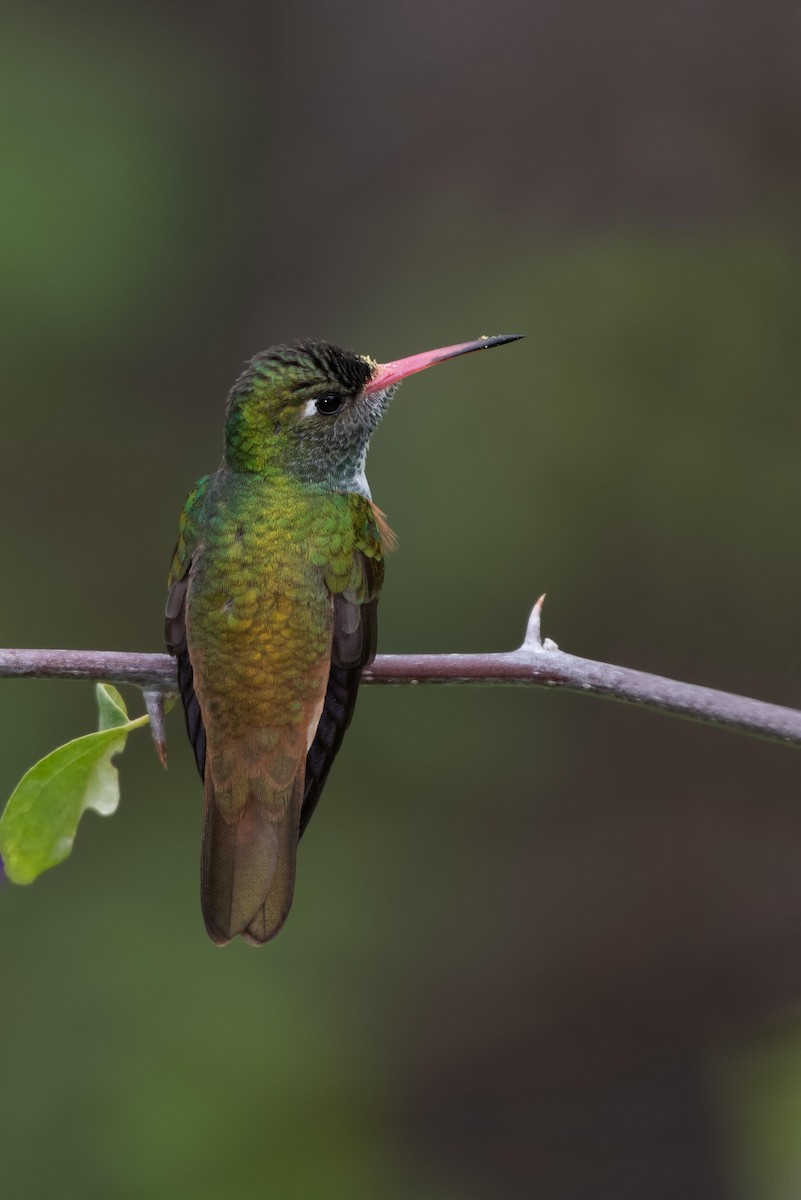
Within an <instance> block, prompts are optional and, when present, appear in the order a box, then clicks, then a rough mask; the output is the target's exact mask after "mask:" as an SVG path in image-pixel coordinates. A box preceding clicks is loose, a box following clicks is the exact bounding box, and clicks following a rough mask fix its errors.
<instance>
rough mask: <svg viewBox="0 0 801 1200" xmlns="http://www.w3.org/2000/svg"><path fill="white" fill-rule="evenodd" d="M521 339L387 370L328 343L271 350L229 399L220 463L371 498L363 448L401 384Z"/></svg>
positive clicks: (485, 341)
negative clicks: (473, 353) (459, 357)
mask: <svg viewBox="0 0 801 1200" xmlns="http://www.w3.org/2000/svg"><path fill="white" fill-rule="evenodd" d="M520 336H522V335H520V334H502V335H499V336H498V337H487V338H479V339H478V340H477V341H474V342H463V343H460V344H459V345H456V346H446V347H444V348H443V349H440V350H428V351H425V352H424V353H423V354H415V355H412V356H411V357H410V358H401V359H397V360H396V361H395V362H391V363H376V362H374V361H373V359H371V358H367V357H366V356H365V355H361V354H355V353H353V352H352V351H350V350H342V349H340V348H339V347H338V346H332V345H330V344H329V343H328V342H311V341H299V342H292V343H290V344H288V345H281V346H272V347H271V348H270V349H269V350H264V351H263V352H262V353H261V354H257V355H256V356H255V357H254V358H252V359H251V360H250V362H249V363H248V364H247V365H246V367H245V370H244V371H243V372H242V374H241V375H240V376H239V378H238V379H237V381H236V383H235V384H234V386H233V387H232V389H231V391H230V393H229V395H228V404H227V408H226V421H225V460H224V461H225V463H226V465H227V466H228V468H229V469H230V470H232V471H237V472H246V473H247V472H251V473H257V474H261V475H265V474H266V475H270V474H277V475H281V474H284V475H290V476H292V477H293V478H295V479H298V480H300V481H301V482H303V483H307V484H309V485H311V486H318V487H321V488H324V489H325V490H327V491H349V492H350V491H355V492H363V493H364V494H366V495H367V496H369V494H370V493H369V489H368V487H367V480H366V479H365V476H364V466H365V459H366V456H367V447H368V445H369V442H370V437H371V435H372V433H373V431H374V430H375V428H376V426H377V425H378V422H379V421H380V420H381V417H382V416H383V414H384V411H385V409H386V407H387V405H388V404H389V401H390V399H391V398H392V396H393V395H394V393H395V392H396V391H397V388H398V386H399V384H400V382H401V380H403V379H405V378H406V377H407V376H408V375H413V374H415V373H416V372H417V371H423V370H425V369H426V367H430V366H433V365H434V364H435V363H438V362H442V361H444V360H445V359H447V358H454V357H455V356H456V355H459V354H467V353H469V352H470V351H472V350H483V349H488V348H490V347H492V346H499V345H502V344H504V343H505V342H511V341H516V340H517V338H519V337H520Z"/></svg>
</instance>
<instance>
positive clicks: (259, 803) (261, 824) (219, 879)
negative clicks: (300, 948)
mask: <svg viewBox="0 0 801 1200" xmlns="http://www.w3.org/2000/svg"><path fill="white" fill-rule="evenodd" d="M235 786H237V790H239V789H240V787H241V789H242V791H245V790H246V792H247V796H246V799H245V801H244V803H243V804H236V805H231V804H228V803H225V801H226V800H227V799H228V796H226V797H224V798H222V797H217V796H216V795H215V790H214V784H213V783H212V772H211V771H210V770H208V769H207V770H206V779H205V818H204V822H203V852H202V859H201V904H202V907H203V919H204V921H205V922H206V929H207V930H208V933H209V937H210V938H211V939H212V941H214V942H216V943H217V945H218V946H224V945H225V943H226V942H229V941H230V940H231V938H234V937H236V936H237V935H238V934H241V935H242V937H244V939H245V940H246V941H248V942H250V943H251V944H252V945H255V946H261V945H263V943H264V942H268V941H269V940H270V938H272V937H275V935H276V934H277V933H278V930H279V929H280V928H281V926H282V925H283V923H284V921H285V920H286V918H287V914H288V913H289V909H290V906H291V904H292V894H293V892H294V889H295V859H296V856H297V849H298V824H299V821H300V808H301V803H302V800H303V770H302V769H301V771H300V772H299V774H298V776H297V777H296V778H295V780H294V782H293V783H292V784H291V785H290V787H289V788H288V789H287V790H286V792H285V793H284V794H283V795H281V796H280V797H277V796H275V795H274V794H273V795H267V794H266V793H265V782H264V780H263V779H249V780H247V781H245V780H237V781H236V785H235ZM227 791H228V789H226V792H227ZM220 799H223V803H222V804H220V802H219V801H220ZM232 809H234V811H233V812H232ZM229 814H230V815H229Z"/></svg>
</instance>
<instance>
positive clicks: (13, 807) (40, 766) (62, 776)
mask: <svg viewBox="0 0 801 1200" xmlns="http://www.w3.org/2000/svg"><path fill="white" fill-rule="evenodd" d="M95 691H96V696H97V706H98V709H99V712H100V720H99V724H100V728H99V730H98V731H97V733H88V734H86V735H85V737H80V738H75V740H74V741H72V742H67V744H66V745H64V746H59V747H58V749H57V750H54V751H53V752H52V753H51V754H48V755H47V756H46V757H45V758H43V759H41V760H40V761H39V762H38V763H36V765H35V766H33V767H31V769H30V771H27V772H26V774H25V775H23V777H22V779H21V780H20V781H19V783H18V784H17V786H16V788H15V789H14V791H13V793H12V795H11V798H10V799H9V801H8V804H7V805H6V809H5V812H4V813H3V815H2V817H0V856H2V859H3V865H4V867H5V873H6V875H7V876H8V878H9V879H10V880H11V881H12V882H13V883H32V882H33V880H34V879H36V877H37V875H41V873H42V871H46V870H47V869H48V868H49V867H55V866H57V864H58V863H60V862H63V861H64V859H65V858H67V857H68V855H69V854H70V851H71V850H72V843H73V841H74V839H75V832H76V830H77V828H78V822H79V821H80V819H81V817H82V815H83V814H84V812H86V810H87V808H93V809H94V810H95V812H99V813H101V814H102V815H103V816H108V815H109V814H110V813H113V812H114V810H115V809H116V807H117V805H118V804H119V799H120V787H119V779H118V776H117V768H116V767H114V766H112V763H111V760H112V758H113V757H114V756H115V755H117V754H119V753H120V752H121V751H122V750H124V749H125V743H126V741H127V739H128V734H129V733H130V732H131V730H133V729H138V728H139V727H140V726H142V725H145V724H147V717H146V716H144V717H137V718H136V719H135V720H133V721H132V720H130V718H129V717H128V712H127V709H126V707H125V702H124V701H123V699H122V696H121V695H120V694H119V692H118V691H117V689H116V688H113V687H111V685H110V684H107V683H98V684H97V686H96V689H95Z"/></svg>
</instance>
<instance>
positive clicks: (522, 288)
mask: <svg viewBox="0 0 801 1200" xmlns="http://www.w3.org/2000/svg"><path fill="white" fill-rule="evenodd" d="M4 26H5V32H4V36H3V38H2V42H1V43H0V80H2V84H0V86H1V87H2V90H3V92H4V104H3V111H4V117H3V124H2V128H1V130H0V137H1V138H2V155H3V169H2V174H1V177H0V347H1V353H0V362H1V363H2V372H3V386H2V397H3V399H2V405H3V410H2V411H3V424H2V430H3V451H4V452H3V470H2V473H1V474H0V489H2V506H1V507H0V512H2V518H0V523H1V528H2V547H3V568H4V570H3V584H4V586H3V588H2V593H1V594H0V611H1V612H2V634H0V641H2V642H3V644H7V645H15V646H37V645H45V646H68V647H76V648H77V647H95V648H109V649H141V650H157V649H159V648H160V635H161V613H162V607H163V599H164V587H165V575H166V569H167V565H168V560H169V556H170V552H171V550H172V546H173V543H174V539H175V532H176V522H177V517H178V513H179V511H180V507H181V505H182V503H183V500H184V497H185V494H186V492H187V490H188V488H189V487H190V485H191V484H192V483H193V482H194V480H195V479H196V478H197V476H199V475H200V474H203V473H205V472H207V471H209V470H212V469H214V468H215V466H216V464H217V462H218V459H219V453H220V445H221V429H222V410H223V401H224V396H225V392H226V390H227V388H228V386H229V385H230V383H231V381H232V380H233V378H234V377H235V375H236V374H237V372H238V370H239V368H240V364H241V362H242V361H243V360H244V359H245V358H247V357H248V356H249V355H251V354H252V353H254V352H255V351H256V350H259V349H262V348H264V347H266V346H267V345H269V344H271V343H273V342H276V341H280V340H283V339H287V338H291V337H295V336H311V337H322V338H326V339H329V340H332V341H335V342H340V343H342V344H344V345H346V346H350V347H352V348H354V349H356V350H359V351H362V352H367V353H370V354H373V355H374V356H375V357H376V358H379V359H384V360H386V359H389V358H394V357H397V356H400V355H405V354H408V353H412V352H414V351H417V350H421V349H425V348H428V347H430V346H434V345H442V344H447V343H449V342H454V341H459V340H463V339H465V338H471V337H475V336H477V335H478V334H480V333H493V332H499V331H506V330H509V331H520V332H524V333H525V334H526V335H527V337H526V340H525V341H524V342H521V343H519V344H518V345H515V346H514V347H510V348H508V349H505V350H504V351H503V352H499V353H497V354H493V355H492V356H486V357H485V356H483V355H482V356H479V357H478V358H477V359H476V358H472V359H469V358H468V359H465V360H463V361H460V362H458V363H453V364H450V365H448V366H445V367H442V368H440V369H438V370H437V371H434V372H431V373H430V374H427V375H425V376H421V377H419V378H417V379H415V380H413V381H410V382H409V383H407V384H406V386H405V387H404V388H403V389H402V391H401V393H400V395H399V396H398V398H397V400H396V401H395V403H394V405H393V408H392V411H391V413H390V414H389V416H388V418H387V420H386V422H385V423H384V425H383V427H382V428H381V430H380V431H379V432H378V434H377V435H376V438H375V441H374V445H373V450H372V453H371V460H370V478H371V483H372V486H373V491H374V494H375V497H376V499H377V501H378V502H379V504H380V505H381V507H382V508H384V509H385V510H386V511H387V513H388V514H389V517H390V520H391V522H392V524H393V526H394V527H395V529H396V530H397V532H398V534H399V538H400V547H399V550H398V553H397V555H395V556H394V557H393V558H392V559H391V560H390V562H389V569H388V578H387V584H386V588H385V593H384V598H383V600H382V604H381V648H382V649H383V650H385V651H396V652H403V651H413V650H416V651H423V650H465V651H466V650H475V649H503V648H506V647H511V646H513V645H515V644H517V643H518V642H519V641H520V639H521V637H522V632H523V629H524V626H525V621H526V617H527V614H528V611H529V609H530V606H531V604H532V602H533V601H534V599H535V598H536V596H537V595H538V594H539V593H540V592H542V591H544V590H547V592H548V596H549V599H548V603H547V606H546V610H545V633H546V634H547V635H549V636H552V637H554V638H555V639H556V640H557V641H558V642H559V644H560V645H561V646H562V647H563V648H564V649H567V650H570V651H573V652H575V653H578V654H583V655H587V656H590V657H595V658H600V659H604V660H607V661H612V662H620V663H624V664H627V665H631V666H636V667H640V668H642V669H645V670H652V671H656V672H661V673H664V674H667V675H670V676H673V677H676V678H685V679H690V680H694V681H697V682H699V683H706V684H709V685H712V686H717V687H722V688H726V689H728V690H732V691H738V692H744V693H746V694H752V695H756V696H759V697H762V698H765V699H772V700H774V701H778V702H780V703H785V704H790V705H794V706H797V705H798V704H799V703H801V648H800V643H799V620H798V613H799V608H800V607H801V568H799V564H798V555H797V553H796V551H797V546H798V513H799V511H801V470H799V453H800V452H801V421H800V420H799V406H798V399H797V394H798V383H797V381H798V378H799V374H800V373H801V338H799V335H798V314H799V312H801V274H799V241H798V232H799V221H798V212H799V198H800V197H801V83H800V82H799V81H800V80H801V71H799V65H800V64H799V41H798V22H797V13H796V12H795V11H794V9H793V7H792V6H785V5H783V4H781V3H780V2H779V0H766V3H764V4H762V5H760V6H759V8H758V9H757V8H756V7H755V6H745V5H744V6H734V5H730V4H728V3H726V2H725V0H709V2H707V3H700V4H674V5H670V6H668V5H642V4H638V3H635V2H634V0H629V2H628V3H624V2H619V3H615V2H612V0H605V2H603V3H600V4H599V3H597V0H594V2H591V0H567V2H563V3H560V4H554V3H551V2H549V0H533V2H531V3H528V4H521V3H516V2H515V0H497V2H496V3H495V4H494V5H493V6H492V7H491V9H487V8H486V6H484V5H478V4H476V3H471V2H469V3H464V4H460V5H456V4H453V3H450V4H449V3H445V2H443V0H427V2H426V3H425V4H422V3H400V4H397V5H392V6H388V5H386V6H383V5H370V4H366V3H363V2H362V3H360V2H359V0H343V3H341V4H338V5H328V6H324V5H322V4H319V3H318V4H314V3H310V2H308V0H296V2H295V3H293V4H292V5H280V4H279V5H274V6H266V5H264V4H259V3H255V0H243V2H241V3H237V4H234V5H230V6H225V7H223V6H221V5H217V4H211V3H206V2H204V0H201V2H199V3H193V4H188V3H180V2H178V0H166V2H164V3H160V4H158V5H156V4H153V3H148V2H146V3H143V4H138V5H133V4H131V3H130V2H125V0H120V2H119V3H115V4H112V5H110V6H105V7H103V8H102V9H100V8H93V7H83V6H81V5H80V4H78V5H74V6H71V7H70V11H69V15H68V16H67V12H66V10H65V9H63V8H58V9H57V8H52V9H51V8H49V7H47V6H45V5H38V6H28V7H26V8H25V9H24V10H23V9H22V8H20V9H19V10H18V11H17V13H16V15H14V13H13V11H12V12H11V13H8V12H7V14H6V16H5V18H4ZM129 699H130V701H131V703H132V705H133V706H134V707H135V706H136V703H137V700H136V693H133V692H132V693H131V694H130V697H129ZM94 719H95V718H94V712H93V697H92V688H91V687H90V685H88V684H86V685H83V684H67V683H45V682H39V681H24V682H21V681H6V682H3V683H2V685H1V686H0V728H2V755H0V792H2V793H4V794H8V793H9V792H10V791H11V789H12V788H13V786H14V784H15V783H16V782H17V780H18V778H19V776H20V775H21V774H22V773H23V771H24V770H25V769H26V768H27V767H28V766H29V765H30V764H31V763H32V762H33V761H34V760H35V759H36V758H38V757H40V756H41V755H42V754H44V753H46V752H47V751H48V750H50V749H51V748H52V747H54V746H55V745H56V744H58V743H59V742H62V741H64V740H66V739H68V738H70V737H73V736H76V735H78V734H80V733H83V732H86V731H88V730H89V729H90V728H93V727H94ZM169 734H170V769H169V773H167V774H165V773H164V772H163V771H162V770H161V768H160V767H159V765H158V763H157V761H156V758H155V755H154V753H153V751H152V748H151V746H150V745H149V743H148V739H147V737H146V736H144V735H141V734H140V735H137V736H136V737H134V738H132V740H131V744H130V745H129V748H128V750H127V752H126V754H125V756H124V759H122V760H121V763H120V766H121V777H122V789H123V795H122V804H121V808H120V811H119V812H118V814H117V815H116V816H115V817H113V818H112V819H110V820H101V819H99V818H97V817H95V816H93V815H91V816H89V817H88V818H87V819H86V821H85V823H84V826H83V827H82V829H81V831H80V833H79V837H78V840H77V842H76V847H75V850H74V853H73V855H72V857H71V858H70V860H69V861H68V862H67V863H66V864H65V865H64V866H63V867H61V868H59V869H57V870H54V871H52V872H50V873H48V874H47V875H46V876H44V877H42V879H41V880H40V881H38V882H37V883H36V884H35V885H34V886H33V887H31V888H25V889H21V888H13V887H12V886H10V885H5V886H3V887H2V889H1V890H0V937H1V939H2V941H1V943H0V944H1V945H2V960H1V963H0V1006H1V1007H0V1011H1V1012H2V1023H1V1024H0V1065H1V1068H2V1077H3V1087H2V1090H1V1091H0V1180H2V1184H1V1185H0V1186H2V1189H3V1195H5V1196H8V1197H15V1198H16V1197H22V1198H24V1200H27V1198H28V1197H47V1196H52V1195H58V1196H59V1197H61V1198H63V1200H71V1198H72V1197H76V1198H77V1197H80V1198H81V1200H90V1198H92V1197H95V1196H97V1197H104V1198H105V1197H122V1198H128V1197H131V1198H134V1197H137V1198H138V1197H148V1198H149V1197H153V1198H154V1200H155V1198H158V1200H160V1198H162V1197H164V1198H168V1197H169V1198H170V1200H172V1198H174V1197H180V1196H184V1195H186V1196H189V1195H191V1196H193V1197H195V1198H196V1200H207V1198H208V1200H217V1198H218V1197H230V1198H232V1200H250V1198H251V1197H253V1198H255V1197H261V1196H263V1195H273V1196H286V1197H291V1198H292V1200H295V1198H297V1200H305V1198H307V1197H309V1198H314V1197H327V1198H335V1197H344V1198H346V1200H374V1198H377V1197H380V1198H382V1200H383V1198H387V1200H393V1198H395V1197H397V1198H406V1197H415V1198H419V1200H472V1198H473V1197H482V1198H483V1197H504V1198H507V1197H530V1196H532V1195H535V1196H537V1198H538V1200H589V1198H592V1200H605V1198H607V1197H608V1198H609V1200H625V1198H626V1197H629V1196H631V1197H637V1198H639V1197H643V1196H647V1197H649V1200H660V1198H661V1197H665V1198H666V1200H667V1198H671V1200H672V1198H674V1197H676V1196H687V1197H690V1196H703V1197H704V1198H705V1200H717V1198H718V1197H721V1198H724V1197H726V1198H728V1197H744V1198H750V1197H756V1196H759V1197H761V1198H767V1200H789V1198H791V1197H793V1198H794V1197H797V1196H798V1194H799V1191H800V1190H801V1023H799V1022H798V1018H797V1014H799V1013H801V796H800V795H799V782H798V777H799V762H801V760H799V758H798V755H797V752H794V751H792V750H789V749H785V748H783V747H777V746H771V745H762V744H759V743H754V742H750V741H748V740H746V739H744V738H738V737H735V736H733V735H727V734H723V733H719V732H716V731H714V730H710V729H706V728H700V727H698V728H696V727H693V726H690V725H684V724H682V723H680V722H676V721H672V720H669V719H667V718H660V717H657V716H653V715H648V714H643V713H640V712H636V711H633V710H628V709H626V708H623V707H618V706H616V705H613V704H604V703H600V702H598V701H588V700H586V699H583V698H580V697H571V696H566V695H555V694H552V693H548V692H544V691H542V692H541V691H530V692H529V691H520V690H517V691H516V690H513V689H509V690H504V689H500V688H495V689H487V690H459V689H434V690H426V689H423V688H415V689H408V688H407V689H365V690H364V693H363V695H362V697H361V699H360V704H359V711H358V713H357V719H356V721H355V723H354V726H353V727H352V729H351V731H350V734H349V736H348V739H347V740H346V743H345V747H344V749H343V751H342V753H341V756H340V758H339V760H338V762H337V765H336V767H335V769H334V772H333V774H332V777H331V780H330V782H329V784H328V787H327V789H326V794H325V796H324V798H323V802H322V803H321V805H320V808H319V810H318V814H317V815H316V817H315V820H314V823H313V825H312V828H311V830H310V832H309V835H308V837H307V838H306V839H305V840H304V843H303V846H302V851H301V855H300V863H299V881H298V889H297V897H296V901H295V905H294V908H293V912H292V915H291V917H290V920H289V922H288V925H287V927H286V929H285V930H284V932H283V933H282V934H281V936H280V937H279V938H278V940H277V941H276V942H275V943H273V944H271V945H270V946H269V947H268V948H266V949H265V950H263V951H261V952H258V953H256V952H254V951H253V950H251V949H250V948H249V947H247V946H245V945H244V944H236V945H232V946H230V947H229V948H228V949H227V950H225V951H224V952H220V951H219V950H217V949H215V948H214V947H213V946H212V945H211V943H210V942H209V941H208V940H207V938H206V936H205V933H204V931H203V926H202V921H201V917H200V912H199V903H198V896H197V892H198V879H197V877H198V854H199V838H200V813H201V803H202V796H201V788H200V785H199V781H198V779H197V777H196V774H195V770H194V766H193V763H192V762H191V761H190V754H189V751H188V747H187V745H186V739H185V736H184V731H183V727H182V720H181V717H180V714H179V713H177V712H176V713H174V714H173V716H172V717H171V719H170V726H169Z"/></svg>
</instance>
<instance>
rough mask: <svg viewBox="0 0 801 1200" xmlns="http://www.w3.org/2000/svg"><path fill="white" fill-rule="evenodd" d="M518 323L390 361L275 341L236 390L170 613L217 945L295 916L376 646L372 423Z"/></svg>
mask: <svg viewBox="0 0 801 1200" xmlns="http://www.w3.org/2000/svg"><path fill="white" fill-rule="evenodd" d="M518 336H519V335H517V334H505V335H501V336H499V337H488V338H480V339H479V340H478V341H475V342H464V343H462V344H460V345H458V346H446V347H445V348H444V349H441V350H429V351H426V352H425V353H424V354H415V355H413V356H412V357H411V358H401V359H398V360H397V361H396V362H391V363H384V364H380V363H375V362H374V361H373V360H372V359H370V358H366V357H364V356H362V355H360V354H353V353H351V352H350V351H348V350H341V349H339V348H338V347H337V346H331V345H329V344H328V343H326V342H295V343H293V344H291V345H283V346H273V347H272V348H271V349H269V350H265V351H264V352H263V353H261V354H257V355H256V356H255V358H252V359H251V360H250V362H249V363H248V364H247V365H246V367H245V370H244V371H243V372H242V374H241V375H240V376H239V378H238V379H237V381H236V383H235V384H234V386H233V387H232V389H231V391H230V393H229V395H228V402H227V406H226V417H225V438H224V443H225V445H224V453H223V460H222V464H221V466H220V469H219V470H218V471H217V473H216V474H215V475H206V476H204V477H203V478H202V479H201V480H199V482H198V483H197V484H196V485H195V487H194V488H193V489H192V491H191V492H190V494H189V497H188V499H187V501H186V505H185V506H184V510H183V512H182V514H181V519H180V523H179V534H178V545H177V546H176V549H175V555H174V557H173V561H172V569H171V571H170V579H169V589H170V590H169V594H168V597H167V607H166V615H165V638H166V642H167V648H168V650H169V652H170V654H173V655H175V657H176V658H177V659H178V680H179V685H180V690H181V697H182V699H183V704H184V709H185V713H186V724H187V729H188V731H189V737H190V739H191V742H192V745H193V747H194V751H195V758H196V760H197V765H198V769H199V771H200V775H201V777H202V779H203V781H204V793H205V816H204V823H203V850H202V856H201V897H202V905H203V918H204V920H205V922H206V929H207V930H208V933H209V935H210V937H211V938H212V940H213V941H215V942H216V943H217V944H218V945H224V944H225V943H226V942H228V941H229V940H230V939H231V938H233V937H236V935H237V934H241V935H242V937H244V938H245V940H246V941H248V942H251V943H252V944H254V945H261V944H262V943H263V942H266V941H269V939H270V938H272V937H273V936H274V935H275V934H276V933H277V932H278V930H279V929H280V928H281V926H282V925H283V923H284V921H285V920H286V917H287V913H288V912H289V907H290V905H291V903H292V893H293V890H294V885H295V858H296V854H297V846H298V839H299V838H300V837H301V835H302V833H303V831H304V829H305V828H306V825H307V824H308V822H309V819H310V817H311V815H312V813H313V812H314V808H315V805H316V804H317V801H318V799H319V798H320V792H321V791H322V788H323V785H324V783H325V780H326V778H327V776H328V772H329V771H330V769H331V764H332V762H333V760H334V757H335V755H336V753H337V751H338V750H339V747H340V745H341V743H342V738H343V735H344V733H345V730H346V729H347V727H348V724H349V722H350V719H351V717H352V715H353V709H354V705H355V703H356V692H357V690H358V687H359V679H360V677H361V673H362V668H363V667H364V666H366V665H367V664H368V663H370V662H372V660H373V658H374V657H375V651H376V607H377V604H378V596H379V593H380V591H381V584H382V582H383V578H384V564H383V553H384V550H385V549H389V548H391V546H392V541H393V536H392V533H391V532H390V530H389V529H388V527H387V525H386V522H385V520H384V515H383V513H382V512H381V511H380V509H378V508H377V507H376V506H375V504H373V501H372V497H371V495H370V488H369V486H368V484H367V478H366V476H365V460H366V457H367V447H368V444H369V441H370V436H371V434H372V433H373V430H374V429H375V428H376V426H377V425H378V422H379V421H380V419H381V417H382V415H383V413H384V410H385V409H386V407H387V405H388V403H389V400H390V398H391V396H392V395H393V393H394V392H395V391H396V389H397V387H398V384H399V383H400V381H401V380H402V379H405V378H406V376H407V375H413V374H414V373H415V372H416V371H423V370H425V369H426V367H430V366H433V365H434V364H435V363H438V362H442V361H443V360H444V359H447V358H454V357H455V356H456V355H458V354H468V353H469V352H470V351H472V350H483V349H487V348H489V347H491V346H500V345H503V344H504V343H505V342H511V341H515V340H516V339H517V337H518Z"/></svg>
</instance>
